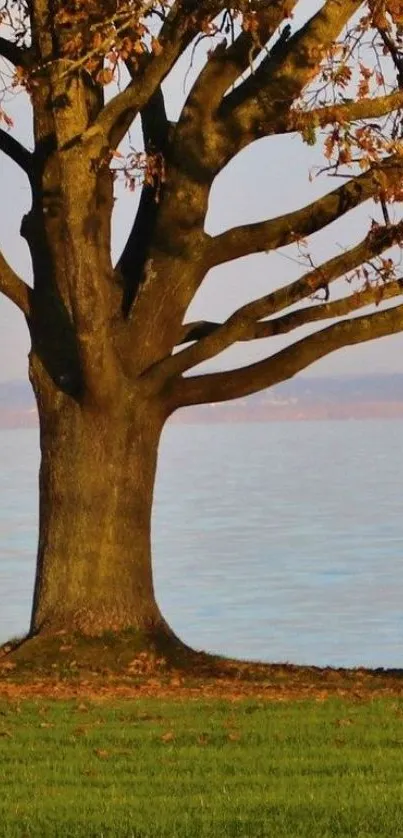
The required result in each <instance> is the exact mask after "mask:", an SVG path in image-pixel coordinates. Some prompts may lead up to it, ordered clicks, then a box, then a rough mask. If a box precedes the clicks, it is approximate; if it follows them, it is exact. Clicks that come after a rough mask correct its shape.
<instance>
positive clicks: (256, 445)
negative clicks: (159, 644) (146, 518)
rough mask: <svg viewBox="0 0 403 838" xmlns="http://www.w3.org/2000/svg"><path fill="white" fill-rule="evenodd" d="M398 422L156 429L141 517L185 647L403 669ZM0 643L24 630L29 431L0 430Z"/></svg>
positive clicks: (402, 463) (29, 578) (31, 546)
mask: <svg viewBox="0 0 403 838" xmlns="http://www.w3.org/2000/svg"><path fill="white" fill-rule="evenodd" d="M402 432H403V423H402V422H399V421H372V420H367V421H352V422H331V421H327V422H285V423H282V424H281V423H274V422H271V423H267V424H252V423H250V424H229V423H228V424H221V425H218V424H217V425H194V424H193V425H185V424H180V425H179V424H175V425H173V424H172V425H169V426H168V427H167V428H166V431H165V433H164V436H163V440H162V445H161V451H160V461H159V472H158V480H157V486H156V496H155V507H154V516H153V543H154V572H155V586H156V592H157V597H158V600H159V603H160V606H161V608H162V611H163V613H164V615H165V616H166V618H167V619H168V622H169V623H170V624H171V626H172V627H173V628H174V629H175V631H176V632H177V633H178V634H179V635H180V636H181V637H182V638H183V640H185V641H186V642H187V643H189V644H191V645H192V646H194V647H196V648H204V649H207V650H209V651H215V652H221V653H224V654H227V655H233V656H238V657H243V658H252V659H261V660H265V661H291V662H294V663H310V664H317V665H320V666H323V665H327V664H329V665H332V666H347V665H348V666H358V665H361V664H362V665H365V666H388V667H390V666H399V667H400V666H403V647H402V639H403V514H402V489H403V445H402V441H401V437H402ZM0 443H1V448H0V489H1V498H2V502H1V508H0V641H4V640H6V639H7V638H9V637H11V636H15V635H18V634H21V633H23V632H24V631H26V629H27V627H28V622H29V613H30V606H31V594H32V587H33V577H34V556H35V549H36V534H37V505H38V497H37V469H38V463H39V451H38V434H37V432H36V431H35V430H16V431H1V432H0Z"/></svg>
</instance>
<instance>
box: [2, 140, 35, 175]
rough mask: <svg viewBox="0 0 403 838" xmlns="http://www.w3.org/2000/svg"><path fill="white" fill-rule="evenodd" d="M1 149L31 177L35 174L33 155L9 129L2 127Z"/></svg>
mask: <svg viewBox="0 0 403 838" xmlns="http://www.w3.org/2000/svg"><path fill="white" fill-rule="evenodd" d="M0 151H2V152H3V153H4V154H7V156H8V157H10V159H11V160H13V161H14V163H16V164H17V166H20V168H21V169H23V171H24V172H25V173H26V174H27V175H28V177H29V179H31V177H32V174H33V155H32V154H31V152H30V151H28V149H26V148H24V146H23V145H21V143H19V142H18V140H16V139H15V138H14V137H12V136H11V134H9V133H8V131H4V130H3V128H0Z"/></svg>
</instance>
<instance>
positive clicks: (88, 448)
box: [31, 393, 169, 634]
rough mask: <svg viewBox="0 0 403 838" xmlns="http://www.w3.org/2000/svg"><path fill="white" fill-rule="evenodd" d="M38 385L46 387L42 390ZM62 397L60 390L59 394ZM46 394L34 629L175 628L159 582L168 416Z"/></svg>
mask: <svg viewBox="0 0 403 838" xmlns="http://www.w3.org/2000/svg"><path fill="white" fill-rule="evenodd" d="M37 395H38V393H37ZM52 401H53V400H52ZM45 403H46V400H44V399H41V398H39V399H38V404H39V413H40V427H41V452H42V462H41V470H40V533H39V554H38V565H37V575H36V583H35V593H34V605H33V613H32V624H31V632H32V634H37V633H38V632H46V633H53V632H56V631H60V630H66V631H78V632H82V633H86V634H102V633H103V632H105V631H110V630H112V631H122V630H125V629H128V628H135V629H137V630H139V631H141V632H144V633H147V634H158V633H160V632H167V631H169V629H168V627H167V626H166V624H165V622H164V620H163V619H162V617H161V614H160V612H159V609H158V606H157V603H156V600H155V596H154V590H153V581H152V568H151V547H150V524H151V507H152V498H153V487H154V479H155V471H156V462H157V451H158V443H159V438H160V433H161V430H162V426H163V420H162V419H161V418H160V417H159V416H157V415H156V414H157V411H155V410H153V409H151V406H150V405H147V404H138V403H137V404H136V403H135V401H134V400H133V399H129V397H127V398H125V399H122V398H117V400H116V406H115V407H114V408H113V409H112V410H110V409H106V408H105V407H103V408H99V409H97V408H94V407H88V406H87V407H83V406H79V405H77V403H76V402H75V401H74V400H73V399H70V398H68V397H65V396H63V394H61V395H60V393H59V394H58V395H57V396H56V401H55V402H54V403H53V407H52V409H49V405H48V404H47V406H46V408H45Z"/></svg>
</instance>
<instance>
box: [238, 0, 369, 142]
mask: <svg viewBox="0 0 403 838" xmlns="http://www.w3.org/2000/svg"><path fill="white" fill-rule="evenodd" d="M361 5H362V2H361V0H342V2H341V0H327V2H325V4H324V5H323V6H322V8H321V9H320V10H319V11H318V12H317V13H316V14H315V15H314V16H313V17H312V18H311V19H310V20H309V21H308V22H307V23H306V24H305V26H303V27H302V28H301V29H300V30H299V31H298V32H296V33H295V35H294V36H293V37H291V38H290V39H288V40H286V41H284V43H283V44H281V45H280V47H279V48H278V49H274V50H273V51H272V53H271V55H269V56H268V57H267V59H265V60H264V61H263V62H262V64H261V65H260V67H259V68H258V70H257V71H256V73H255V74H254V75H253V76H251V77H250V79H247V80H246V81H245V82H244V84H243V85H240V86H239V87H238V88H236V89H235V90H234V91H233V93H232V94H230V95H229V96H226V97H225V99H224V100H223V103H222V107H221V116H222V119H223V120H224V121H225V122H226V123H227V124H228V130H229V132H230V134H231V137H232V138H233V142H234V143H236V150H237V151H240V150H241V149H242V148H244V147H245V146H246V145H248V144H249V143H251V142H253V140H256V139H258V138H259V137H263V136H266V135H267V134H271V133H275V130H276V129H275V125H276V122H277V120H278V119H282V120H284V117H285V115H286V114H287V113H288V111H289V109H290V107H291V105H292V104H293V102H295V101H296V100H297V99H298V98H299V97H300V95H301V93H302V91H303V90H304V88H305V87H306V86H307V85H308V84H309V82H310V81H312V79H314V78H315V76H316V75H317V73H318V71H319V68H320V64H321V60H322V57H323V55H324V54H325V52H326V49H328V48H329V47H330V46H331V44H332V43H334V41H335V40H336V39H337V37H338V36H339V34H340V32H341V31H342V30H343V28H344V26H346V25H347V23H348V21H349V20H350V18H351V17H352V16H353V15H354V14H355V12H357V11H358V9H359V8H360V6H361Z"/></svg>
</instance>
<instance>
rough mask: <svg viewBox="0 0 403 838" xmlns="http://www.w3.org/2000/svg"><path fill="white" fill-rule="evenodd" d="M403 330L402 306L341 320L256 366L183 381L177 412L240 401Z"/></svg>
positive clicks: (178, 388)
mask: <svg viewBox="0 0 403 838" xmlns="http://www.w3.org/2000/svg"><path fill="white" fill-rule="evenodd" d="M402 330H403V305H399V306H396V307H394V308H390V309H387V310H386V311H380V312H376V313H375V314H368V315H362V316H360V317H355V318H352V319H351V320H341V321H339V322H338V323H334V324H332V325H331V326H328V327H327V328H326V329H321V330H320V331H319V332H315V333H314V334H313V335H309V336H308V337H305V338H302V339H301V340H299V341H297V342H296V343H293V344H292V345H291V346H287V347H286V348H285V349H283V350H281V351H280V352H278V353H276V354H275V355H272V357H271V358H267V359H266V360H265V361H260V362H258V363H255V364H250V365H249V366H247V367H242V368H241V369H238V370H234V371H232V372H219V373H212V374H210V375H200V376H193V377H189V378H182V379H180V380H179V381H178V382H177V383H176V385H175V387H174V391H173V394H172V399H173V402H174V406H175V407H174V409H177V408H179V407H187V406H189V405H195V404H205V403H208V402H223V401H228V400H230V399H239V398H242V397H244V396H249V395H251V394H252V393H258V392H259V391H260V390H265V389H266V388H267V387H271V386H273V385H274V384H278V383H279V382H280V381H286V380H287V379H289V378H292V377H293V376H294V375H295V374H296V373H297V372H300V371H301V370H303V369H305V368H306V367H308V366H309V365H310V364H312V363H313V362H314V361H318V360H319V358H323V357H324V356H325V355H329V354H330V353H331V352H335V351H336V350H337V349H341V348H342V347H345V346H353V345H354V344H357V343H364V342H366V341H368V340H374V338H380V337H386V336H387V335H392V334H396V333H397V332H401V331H402Z"/></svg>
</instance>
